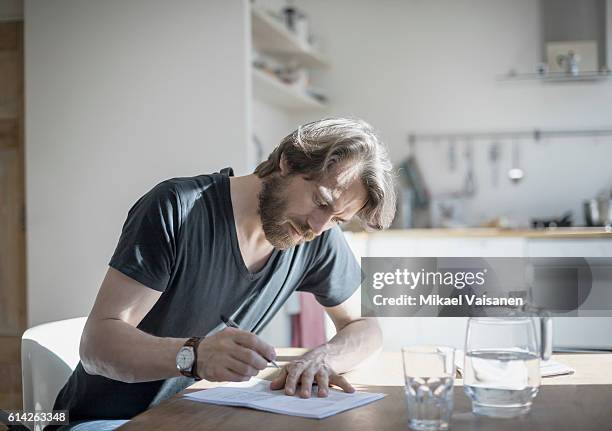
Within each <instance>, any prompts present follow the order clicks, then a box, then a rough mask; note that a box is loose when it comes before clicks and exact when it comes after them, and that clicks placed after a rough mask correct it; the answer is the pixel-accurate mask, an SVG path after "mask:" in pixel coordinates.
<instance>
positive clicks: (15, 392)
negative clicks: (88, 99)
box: [0, 336, 22, 410]
mask: <svg viewBox="0 0 612 431" xmlns="http://www.w3.org/2000/svg"><path fill="white" fill-rule="evenodd" d="M20 350H21V337H3V336H0V409H3V410H4V409H19V410H20V409H21V408H22V399H21V353H20Z"/></svg>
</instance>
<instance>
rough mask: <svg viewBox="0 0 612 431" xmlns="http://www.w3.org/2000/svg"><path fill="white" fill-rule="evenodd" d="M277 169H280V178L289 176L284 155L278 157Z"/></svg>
mask: <svg viewBox="0 0 612 431" xmlns="http://www.w3.org/2000/svg"><path fill="white" fill-rule="evenodd" d="M278 167H279V169H280V175H281V177H285V176H287V175H288V174H289V164H288V163H287V158H286V157H285V154H284V153H283V154H281V157H280V162H279V164H278Z"/></svg>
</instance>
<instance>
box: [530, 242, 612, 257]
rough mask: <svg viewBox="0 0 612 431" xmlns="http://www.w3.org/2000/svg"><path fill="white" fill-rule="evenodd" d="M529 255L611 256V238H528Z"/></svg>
mask: <svg viewBox="0 0 612 431" xmlns="http://www.w3.org/2000/svg"><path fill="white" fill-rule="evenodd" d="M527 255H528V256H531V257H612V239H609V238H593V239H531V238H530V239H529V241H528V242H527Z"/></svg>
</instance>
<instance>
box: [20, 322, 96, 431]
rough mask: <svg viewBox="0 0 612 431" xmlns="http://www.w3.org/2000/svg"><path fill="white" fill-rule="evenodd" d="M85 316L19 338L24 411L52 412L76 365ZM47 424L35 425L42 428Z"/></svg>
mask: <svg viewBox="0 0 612 431" xmlns="http://www.w3.org/2000/svg"><path fill="white" fill-rule="evenodd" d="M86 321H87V318H86V317H77V318H74V319H67V320H60V321H57V322H50V323H44V324H42V325H38V326H34V327H32V328H30V329H28V330H27V331H25V332H24V333H23V336H22V337H21V370H22V371H21V378H22V384H23V409H24V411H34V410H42V411H51V410H52V409H53V403H54V402H55V398H56V397H57V394H58V393H59V391H60V389H61V388H62V386H64V384H65V383H66V382H67V381H68V377H70V374H71V373H72V371H73V370H74V369H75V368H76V366H77V364H78V363H79V342H80V339H81V334H82V332H83V327H84V326H85V322H86ZM45 425H46V423H40V424H35V429H42V428H43V427H44V426H45Z"/></svg>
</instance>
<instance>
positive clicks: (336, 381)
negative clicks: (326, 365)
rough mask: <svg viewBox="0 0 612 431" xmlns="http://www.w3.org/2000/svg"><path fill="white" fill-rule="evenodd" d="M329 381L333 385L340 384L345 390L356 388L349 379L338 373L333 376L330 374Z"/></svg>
mask: <svg viewBox="0 0 612 431" xmlns="http://www.w3.org/2000/svg"><path fill="white" fill-rule="evenodd" d="M329 382H330V383H331V384H332V385H336V386H339V387H340V388H342V390H343V391H344V392H348V393H353V392H355V388H354V387H353V386H352V385H351V384H350V383H349V382H348V380H346V379H345V378H344V377H342V376H340V375H338V374H332V375H331V376H329Z"/></svg>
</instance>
